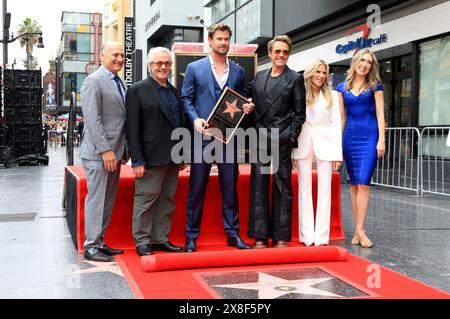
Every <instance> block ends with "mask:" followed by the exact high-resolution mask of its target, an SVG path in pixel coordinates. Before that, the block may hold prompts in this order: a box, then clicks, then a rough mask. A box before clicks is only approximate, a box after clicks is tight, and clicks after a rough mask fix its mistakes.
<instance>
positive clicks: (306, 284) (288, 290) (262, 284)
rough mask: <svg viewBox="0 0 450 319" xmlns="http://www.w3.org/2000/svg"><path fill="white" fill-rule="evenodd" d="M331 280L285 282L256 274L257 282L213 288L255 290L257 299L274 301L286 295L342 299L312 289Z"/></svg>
mask: <svg viewBox="0 0 450 319" xmlns="http://www.w3.org/2000/svg"><path fill="white" fill-rule="evenodd" d="M331 279H333V278H330V277H326V278H311V279H298V280H286V279H283V278H279V277H275V276H271V275H268V274H265V273H263V272H259V273H258V281H257V282H249V283H242V284H231V285H215V286H214V287H221V288H233V289H245V290H257V291H258V298H259V299H275V298H278V297H281V296H284V295H287V294H292V293H294V294H302V295H315V296H323V297H335V298H342V297H343V296H340V295H336V294H333V293H331V292H329V291H326V290H322V289H318V288H314V287H313V286H314V285H317V284H320V283H322V282H325V281H328V280H331Z"/></svg>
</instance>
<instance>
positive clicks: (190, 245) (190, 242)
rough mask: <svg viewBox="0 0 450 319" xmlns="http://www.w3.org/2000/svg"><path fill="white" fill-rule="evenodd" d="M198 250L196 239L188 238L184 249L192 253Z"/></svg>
mask: <svg viewBox="0 0 450 319" xmlns="http://www.w3.org/2000/svg"><path fill="white" fill-rule="evenodd" d="M196 250H197V247H196V246H195V240H194V239H186V244H185V245H184V249H183V251H185V252H187V253H192V252H194V251H196Z"/></svg>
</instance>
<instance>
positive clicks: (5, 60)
mask: <svg viewBox="0 0 450 319" xmlns="http://www.w3.org/2000/svg"><path fill="white" fill-rule="evenodd" d="M8 33H9V32H8ZM4 35H5V33H4ZM31 35H39V37H38V44H37V47H38V48H43V47H44V39H43V38H42V32H25V33H22V34H19V35H18V36H16V37H14V34H13V35H12V36H13V37H12V38H11V39H8V38H9V34H8V37H7V38H5V37H3V40H0V43H3V64H5V65H6V64H8V43H11V42H14V41H16V40H17V39H19V38H21V37H25V40H26V41H27V42H28V41H29V40H30V36H31Z"/></svg>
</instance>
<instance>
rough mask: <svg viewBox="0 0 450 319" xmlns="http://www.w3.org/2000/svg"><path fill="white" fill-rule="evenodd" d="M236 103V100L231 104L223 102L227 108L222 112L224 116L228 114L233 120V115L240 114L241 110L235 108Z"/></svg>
mask: <svg viewBox="0 0 450 319" xmlns="http://www.w3.org/2000/svg"><path fill="white" fill-rule="evenodd" d="M237 102H238V100H237V99H236V100H235V101H234V102H232V103H230V102H228V101H225V103H226V104H227V108H226V110H225V111H223V113H224V114H225V113H229V114H230V116H231V118H232V119H233V118H234V113H239V112H242V110H240V109H239V108H238V107H237Z"/></svg>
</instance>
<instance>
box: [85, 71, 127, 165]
mask: <svg viewBox="0 0 450 319" xmlns="http://www.w3.org/2000/svg"><path fill="white" fill-rule="evenodd" d="M122 84H123V87H124V88H125V90H126V88H127V86H126V84H125V82H124V81H123V80H122ZM81 103H82V107H81V108H82V110H83V116H84V137H83V142H82V143H81V151H80V157H81V158H83V159H88V160H100V161H101V160H102V157H101V153H103V152H105V151H108V150H112V151H113V152H114V154H115V156H116V159H117V160H120V159H122V158H124V159H125V160H126V159H127V157H128V156H127V153H128V152H127V151H126V139H125V114H126V113H125V103H124V101H123V99H122V97H121V95H120V93H119V90H118V89H117V86H116V83H115V82H114V80H112V79H111V78H110V77H109V76H108V74H107V73H106V71H105V69H103V67H100V68H99V69H98V70H97V71H95V72H94V73H92V74H91V75H89V76H88V77H87V78H86V79H85V80H84V82H83V85H82V86H81Z"/></svg>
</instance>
